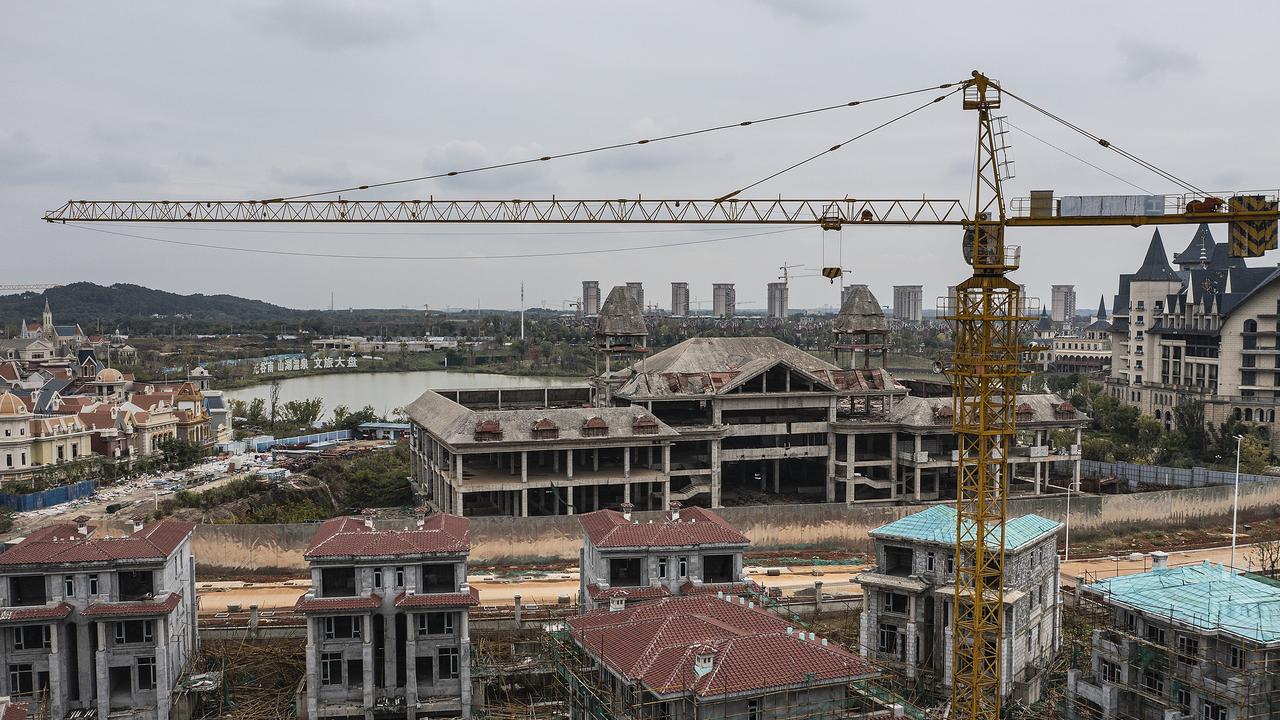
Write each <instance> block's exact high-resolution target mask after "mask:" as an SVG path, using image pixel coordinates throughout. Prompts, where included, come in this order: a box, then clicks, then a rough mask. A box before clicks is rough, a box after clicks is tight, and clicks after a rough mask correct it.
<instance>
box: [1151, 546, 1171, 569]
mask: <svg viewBox="0 0 1280 720" xmlns="http://www.w3.org/2000/svg"><path fill="white" fill-rule="evenodd" d="M1151 569H1152V570H1168V569H1169V553H1167V552H1162V551H1160V550H1153V551H1151Z"/></svg>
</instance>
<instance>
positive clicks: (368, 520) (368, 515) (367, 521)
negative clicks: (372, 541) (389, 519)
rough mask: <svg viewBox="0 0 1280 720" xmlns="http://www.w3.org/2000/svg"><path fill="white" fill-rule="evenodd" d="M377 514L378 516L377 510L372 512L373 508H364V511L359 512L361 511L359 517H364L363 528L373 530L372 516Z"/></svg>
mask: <svg viewBox="0 0 1280 720" xmlns="http://www.w3.org/2000/svg"><path fill="white" fill-rule="evenodd" d="M377 514H378V511H377V510H374V509H373V508H365V509H363V510H361V511H360V515H362V516H363V517H364V526H365V527H367V528H369V529H370V530H372V529H373V516H374V515H377Z"/></svg>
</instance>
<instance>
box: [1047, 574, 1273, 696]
mask: <svg viewBox="0 0 1280 720" xmlns="http://www.w3.org/2000/svg"><path fill="white" fill-rule="evenodd" d="M1083 591H1084V597H1083V602H1084V603H1085V605H1086V607H1091V608H1092V609H1095V610H1097V611H1098V613H1099V620H1101V622H1100V624H1101V625H1103V627H1101V628H1100V629H1097V630H1094V631H1093V652H1092V654H1091V657H1090V658H1089V659H1088V666H1087V667H1086V668H1085V669H1083V670H1076V669H1073V670H1068V671H1067V693H1068V708H1069V710H1070V716H1071V717H1073V718H1079V719H1081V720H1110V719H1111V718H1143V719H1144V720H1145V719H1146V718H1153V719H1159V720H1165V719H1166V718H1178V719H1181V718H1198V719H1202V720H1245V719H1246V718H1274V717H1277V716H1280V684H1278V683H1277V674H1276V667H1277V665H1278V664H1280V585H1277V583H1276V581H1275V580H1274V579H1271V578H1265V577H1260V576H1256V575H1249V574H1245V573H1240V572H1237V571H1234V570H1231V569H1228V568H1226V567H1223V566H1221V565H1213V564H1210V563H1208V562H1207V561H1206V562H1204V563H1199V564H1195V565H1185V566H1182V567H1176V568H1171V567H1169V565H1168V556H1167V555H1165V554H1164V553H1152V569H1151V571H1150V572H1146V573H1141V574H1137V575H1126V576H1122V577H1116V578H1109V579H1106V580H1101V581H1098V582H1095V583H1091V584H1087V585H1085V586H1084V588H1083Z"/></svg>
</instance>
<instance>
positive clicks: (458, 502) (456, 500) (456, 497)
mask: <svg viewBox="0 0 1280 720" xmlns="http://www.w3.org/2000/svg"><path fill="white" fill-rule="evenodd" d="M453 514H454V515H457V516H459V517H461V516H462V491H461V490H454V491H453Z"/></svg>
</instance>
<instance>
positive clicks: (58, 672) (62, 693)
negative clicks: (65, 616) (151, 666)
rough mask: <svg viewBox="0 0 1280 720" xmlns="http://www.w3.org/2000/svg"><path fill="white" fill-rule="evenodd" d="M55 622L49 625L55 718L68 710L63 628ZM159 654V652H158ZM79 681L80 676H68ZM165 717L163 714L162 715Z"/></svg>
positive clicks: (50, 668)
mask: <svg viewBox="0 0 1280 720" xmlns="http://www.w3.org/2000/svg"><path fill="white" fill-rule="evenodd" d="M63 627H65V626H63V625H58V624H56V623H55V624H53V625H51V626H50V627H49V640H50V643H51V644H50V646H49V711H50V715H51V716H52V717H55V718H60V717H62V716H63V715H64V714H65V713H66V711H67V701H66V697H67V686H66V685H64V684H63V683H64V682H65V681H64V680H63V677H62V665H63V663H62V628H63ZM157 654H158V653H157ZM68 680H70V681H71V682H77V681H78V678H68ZM162 717H163V716H162Z"/></svg>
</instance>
